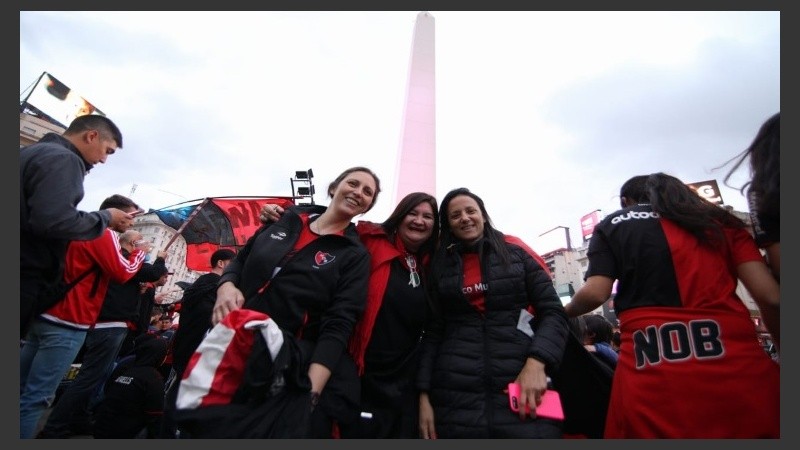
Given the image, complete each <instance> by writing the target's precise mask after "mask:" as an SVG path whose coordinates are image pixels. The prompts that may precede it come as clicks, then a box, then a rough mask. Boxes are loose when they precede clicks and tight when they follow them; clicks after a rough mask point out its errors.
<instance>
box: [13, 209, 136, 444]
mask: <svg viewBox="0 0 800 450" xmlns="http://www.w3.org/2000/svg"><path fill="white" fill-rule="evenodd" d="M107 208H117V209H119V210H123V211H126V212H128V213H131V212H134V211H137V210H138V209H139V206H138V205H137V204H136V203H134V202H133V201H132V200H131V199H129V198H127V197H124V196H122V195H113V196H111V197H109V198H107V199H105V200H104V201H103V203H102V204H101V205H100V209H107ZM128 224H129V225H128V226H130V224H132V223H131V222H130V221H129V222H128ZM114 231H116V232H119V233H124V232H125V231H126V228H123V227H117V228H115V229H114V230H113V231H112V229H111V228H107V229H106V230H105V232H104V233H103V235H101V236H100V237H98V238H97V239H93V240H91V241H73V242H71V243H70V245H69V249H68V250H67V254H66V265H65V268H64V279H65V281H67V282H71V281H73V280H76V279H78V278H79V277H80V276H81V275H82V274H84V273H86V272H87V271H89V270H91V273H89V275H88V276H85V277H83V278H82V279H81V280H80V281H79V282H78V283H77V284H76V285H75V287H74V288H72V289H71V290H70V291H69V292H68V293H67V295H66V297H65V298H64V300H62V301H60V302H59V303H56V304H55V305H54V306H52V307H51V308H49V309H48V310H47V311H45V312H43V313H42V314H39V315H38V316H36V318H35V319H34V321H33V323H32V324H31V326H30V330H29V331H28V334H27V335H26V337H25V341H24V343H23V345H22V349H21V350H20V356H19V362H20V397H19V414H20V438H22V439H27V438H31V437H33V435H34V433H35V431H36V426H37V424H38V422H39V419H40V418H41V416H42V413H44V411H45V409H47V407H49V406H50V404H51V403H52V402H53V399H54V397H55V392H56V389H57V388H58V384H59V382H60V381H61V378H62V376H63V375H64V374H65V373H66V372H67V370H68V369H69V367H70V364H72V361H73V360H74V359H75V356H77V354H78V352H79V351H80V349H81V346H83V342H84V339H85V338H86V332H87V330H88V329H89V328H90V327H91V326H92V325H94V324H95V322H96V321H97V316H98V314H99V313H100V308H101V306H102V304H103V300H104V299H105V295H106V291H107V290H108V284H109V282H110V281H115V282H117V283H124V282H126V281H128V280H129V279H131V278H133V276H134V275H136V273H137V272H138V271H139V268H140V267H141V266H142V263H143V262H144V257H145V253H144V252H143V251H142V250H141V249H139V248H136V249H134V250H133V252H131V254H130V256H129V257H128V258H125V257H124V256H122V253H121V251H120V250H121V249H120V245H119V240H118V238H117V236H116V234H115V233H114Z"/></svg>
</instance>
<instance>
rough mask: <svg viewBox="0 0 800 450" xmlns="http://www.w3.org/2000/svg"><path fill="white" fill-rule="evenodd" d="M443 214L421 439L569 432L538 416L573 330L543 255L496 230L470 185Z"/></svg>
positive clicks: (421, 379) (423, 368) (423, 377)
mask: <svg viewBox="0 0 800 450" xmlns="http://www.w3.org/2000/svg"><path fill="white" fill-rule="evenodd" d="M440 217H441V218H442V223H441V238H440V242H441V246H440V248H439V250H438V251H437V253H436V255H435V257H434V259H433V263H432V266H431V283H430V284H431V289H432V296H433V298H434V299H435V305H437V306H438V309H439V311H438V313H437V318H436V320H435V321H434V324H433V325H432V327H431V329H429V330H426V333H425V335H424V336H423V342H422V355H421V361H420V371H419V375H418V380H417V385H418V387H419V389H420V391H421V392H422V394H421V396H420V430H421V434H422V437H423V438H428V439H436V438H558V437H561V422H559V421H554V420H550V419H545V418H541V417H539V418H537V417H536V408H535V406H536V405H538V404H540V403H541V398H542V395H543V394H544V392H545V391H546V390H547V375H548V374H549V373H551V372H552V371H554V370H555V369H556V368H557V367H558V364H559V363H560V361H561V358H562V354H563V351H564V346H565V344H566V339H567V330H568V324H567V317H566V314H565V313H564V308H563V306H562V304H561V300H560V299H559V297H558V294H556V291H555V289H554V287H553V283H552V279H551V277H550V274H549V271H548V269H546V265H545V264H544V261H543V260H542V259H541V257H539V256H538V255H536V254H535V253H534V252H533V251H532V250H531V249H530V248H528V247H527V246H526V245H525V244H524V243H523V242H522V241H521V240H519V239H518V238H515V237H513V236H508V235H504V234H503V233H501V232H500V231H498V230H496V229H495V228H494V227H493V226H492V223H491V220H490V219H489V215H488V213H487V212H486V208H485V206H484V203H483V200H481V198H480V197H478V196H477V195H475V194H473V193H472V192H470V191H469V190H468V189H466V188H459V189H454V190H452V191H450V192H449V193H448V194H447V195H446V196H445V197H444V199H443V200H442V205H441V208H440ZM511 382H517V383H519V384H520V385H521V395H520V399H519V400H520V408H519V411H520V412H519V413H515V412H512V411H511V409H510V408H509V401H508V397H507V393H506V389H507V386H508V383H511ZM526 407H529V408H530V413H529V414H526V412H525V411H526Z"/></svg>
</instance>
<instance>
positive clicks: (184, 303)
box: [159, 249, 236, 438]
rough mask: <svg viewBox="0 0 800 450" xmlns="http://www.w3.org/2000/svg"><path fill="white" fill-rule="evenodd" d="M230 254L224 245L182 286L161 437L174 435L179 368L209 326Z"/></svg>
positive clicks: (180, 371)
mask: <svg viewBox="0 0 800 450" xmlns="http://www.w3.org/2000/svg"><path fill="white" fill-rule="evenodd" d="M234 256H236V253H234V252H233V250H228V249H219V250H217V251H215V252H214V253H212V254H211V272H209V273H207V274H204V275H201V276H200V277H199V278H198V279H197V280H196V281H195V282H194V283H192V284H191V285H189V286H188V287H186V289H185V290H184V293H183V298H182V299H181V322H180V326H179V327H178V330H177V331H176V332H175V337H174V339H173V342H172V373H171V374H170V377H169V379H168V383H170V384H169V386H167V394H166V397H165V398H164V418H163V420H162V422H161V432H160V435H159V437H161V438H174V437H176V434H175V433H176V431H177V427H176V426H175V423H174V422H173V420H172V410H174V408H175V400H176V397H177V394H178V384H179V383H180V380H181V378H183V370H184V369H185V368H186V365H187V364H188V363H189V358H191V357H192V354H193V353H194V351H195V349H196V348H197V346H198V345H200V342H201V341H202V340H203V337H205V335H206V333H207V332H208V330H210V329H211V327H212V325H211V314H212V311H213V309H214V303H215V302H216V300H217V284H218V283H219V279H220V276H221V275H222V272H223V270H225V267H227V266H228V264H229V263H230V262H231V260H232V259H233V257H234Z"/></svg>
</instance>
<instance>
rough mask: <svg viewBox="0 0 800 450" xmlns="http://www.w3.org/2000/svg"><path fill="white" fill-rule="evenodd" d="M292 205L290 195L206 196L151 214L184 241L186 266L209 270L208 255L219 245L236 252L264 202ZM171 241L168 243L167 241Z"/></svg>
mask: <svg viewBox="0 0 800 450" xmlns="http://www.w3.org/2000/svg"><path fill="white" fill-rule="evenodd" d="M268 203H270V204H276V205H278V206H281V207H283V208H287V207H289V206H292V205H294V202H293V201H292V198H291V197H209V198H206V199H203V200H195V201H192V202H189V204H183V205H182V206H179V207H175V208H166V209H163V210H158V211H151V212H153V213H155V214H156V215H157V216H158V218H159V219H160V220H161V221H162V222H164V224H165V225H167V226H169V227H172V228H174V229H175V230H177V231H178V232H179V233H180V235H181V236H183V238H184V239H185V240H186V267H188V268H189V269H191V270H196V271H200V272H208V271H210V270H211V262H210V259H211V254H212V253H214V252H215V251H217V250H218V249H220V248H228V249H231V250H234V251H237V250H238V249H239V248H241V247H242V246H244V244H245V243H247V240H248V239H249V238H250V236H252V235H253V234H254V233H255V232H256V230H257V229H258V228H259V227H260V226H261V220H260V219H259V213H260V212H261V208H262V207H263V206H264V205H266V204H268ZM170 244H171V242H170Z"/></svg>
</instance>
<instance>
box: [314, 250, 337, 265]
mask: <svg viewBox="0 0 800 450" xmlns="http://www.w3.org/2000/svg"><path fill="white" fill-rule="evenodd" d="M334 259H336V257H335V256H333V255H331V254H330V253H325V252H323V251H319V252H317V254H316V255H314V262H315V263H317V265H318V266H324V265H325V264H328V263H331V262H333V260H334Z"/></svg>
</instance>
